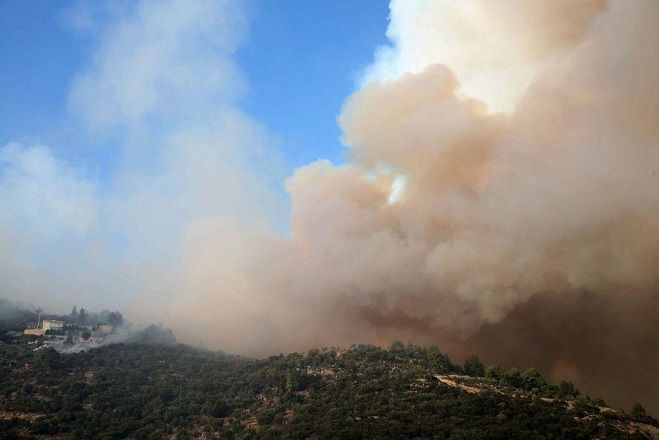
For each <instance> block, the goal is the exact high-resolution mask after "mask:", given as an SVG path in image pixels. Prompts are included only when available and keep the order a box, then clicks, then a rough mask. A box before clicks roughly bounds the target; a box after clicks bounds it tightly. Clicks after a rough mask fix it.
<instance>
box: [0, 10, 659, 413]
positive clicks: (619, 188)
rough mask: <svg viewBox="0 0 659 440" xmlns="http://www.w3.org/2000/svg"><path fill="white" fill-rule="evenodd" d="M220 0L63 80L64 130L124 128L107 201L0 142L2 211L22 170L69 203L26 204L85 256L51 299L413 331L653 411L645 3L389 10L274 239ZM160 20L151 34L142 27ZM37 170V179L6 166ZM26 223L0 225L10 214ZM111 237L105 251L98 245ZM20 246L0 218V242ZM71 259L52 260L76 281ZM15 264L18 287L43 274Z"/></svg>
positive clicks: (282, 338)
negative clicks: (330, 140)
mask: <svg viewBox="0 0 659 440" xmlns="http://www.w3.org/2000/svg"><path fill="white" fill-rule="evenodd" d="M186 4H187V3H186ZM219 4H220V5H222V6H221V7H220V8H219V11H218V10H217V9H218V8H211V7H210V6H208V4H206V3H200V4H197V3H195V5H196V7H195V8H193V9H192V12H190V11H188V12H185V13H184V11H182V10H179V9H181V8H182V9H185V8H183V7H182V6H181V4H179V3H176V2H173V3H172V5H178V6H177V7H176V8H174V9H168V7H166V6H159V4H155V3H151V2H145V3H143V4H142V6H140V7H139V8H138V12H137V13H136V14H134V16H132V17H133V18H132V19H130V20H128V21H127V22H125V23H123V24H121V25H120V26H117V27H116V28H113V29H112V30H111V31H109V32H108V35H115V36H116V37H117V38H114V39H111V40H109V41H110V42H106V43H104V44H102V45H101V47H100V49H99V54H98V56H97V58H96V60H95V62H94V64H93V65H92V66H91V67H90V69H89V71H88V72H86V73H85V74H84V75H82V76H81V77H80V78H78V80H77V81H76V83H75V84H74V88H73V90H72V95H71V102H72V103H73V104H72V105H73V106H74V107H76V108H80V109H82V111H83V112H84V117H82V119H83V121H84V122H85V123H87V124H88V125H89V127H88V129H89V130H91V131H93V132H103V131H112V130H115V131H116V130H120V134H121V136H122V139H125V145H126V146H125V149H126V152H125V154H124V156H125V157H126V158H127V161H128V162H127V163H128V164H130V165H129V166H126V167H125V169H122V172H121V173H119V174H118V176H117V177H116V184H115V187H113V188H112V190H111V191H110V192H109V194H100V191H99V190H98V189H97V188H96V186H95V185H94V181H93V180H94V179H93V178H89V177H86V176H83V175H81V173H80V172H79V170H76V169H71V168H70V167H68V166H67V165H66V164H59V165H58V162H57V161H56V160H55V159H54V158H52V157H51V155H50V154H49V153H48V151H47V150H44V149H43V148H36V147H35V149H23V150H21V149H20V148H18V147H16V146H15V145H14V146H8V147H5V149H3V150H2V153H0V161H3V162H9V163H11V164H12V166H14V168H16V169H17V170H18V171H20V172H19V173H18V174H16V176H18V177H16V178H11V179H10V177H11V176H12V175H9V176H10V177H6V176H5V178H4V180H3V181H2V182H0V183H2V186H1V188H2V189H3V191H2V192H0V200H3V201H4V200H10V199H9V197H14V196H15V197H16V198H18V197H19V196H20V194H22V191H23V189H24V186H25V185H27V184H25V183H24V182H26V181H31V180H32V177H34V176H43V178H44V179H59V180H61V179H63V181H64V182H69V183H68V184H67V185H68V186H69V187H70V189H71V190H72V192H71V194H73V195H75V196H76V198H77V199H80V200H82V202H84V203H83V204H82V206H83V207H84V210H83V211H76V212H75V215H73V213H72V212H70V211H69V210H67V209H68V208H67V207H68V206H71V204H67V203H68V202H67V200H69V198H67V197H71V196H70V195H66V196H65V195H62V194H59V193H56V194H54V195H52V194H51V195H49V196H48V203H49V204H46V206H55V208H54V209H56V212H57V213H58V215H57V216H55V220H58V221H61V223H62V224H64V225H65V226H66V227H67V228H68V229H67V230H71V232H70V234H69V235H66V236H62V234H60V233H59V229H58V230H57V232H58V233H57V234H55V233H54V232H52V231H50V230H48V229H43V231H42V228H41V226H40V227H39V228H37V227H36V226H35V227H34V228H35V230H39V231H42V232H43V234H46V235H45V236H46V237H49V235H48V234H50V233H51V232H52V233H53V234H55V236H54V238H53V240H67V241H65V242H66V243H69V241H71V240H72V242H73V243H75V244H76V246H77V247H79V248H81V249H82V250H84V252H82V251H81V252H78V253H77V255H83V256H85V255H92V261H95V262H96V263H97V264H99V265H102V266H103V267H105V269H104V272H102V273H101V271H100V270H99V269H98V267H97V266H94V267H92V269H93V270H92V271H91V272H89V273H91V274H92V275H94V276H89V277H86V276H85V275H80V276H77V277H73V278H74V280H75V283H74V284H75V285H80V286H82V287H84V288H87V289H91V288H93V286H94V285H95V284H94V280H97V283H98V280H101V284H102V285H103V286H104V287H103V289H106V290H112V288H114V289H117V290H122V289H123V290H124V291H126V290H127V291H130V292H132V293H131V295H132V296H130V298H131V300H130V301H129V303H130V304H132V313H133V316H137V315H139V316H142V317H147V318H150V319H152V320H155V321H156V322H159V321H161V322H163V323H164V324H165V325H167V326H168V327H172V329H173V330H174V332H175V334H176V335H177V338H179V339H180V340H183V341H185V342H189V343H195V344H196V343H198V342H203V343H204V344H205V345H206V346H208V347H211V348H222V349H224V350H227V351H231V352H239V353H245V354H259V355H266V354H273V353H278V352H280V351H292V350H305V349H308V348H311V347H314V346H323V345H338V346H345V345H347V344H350V343H353V342H366V343H375V344H382V345H388V344H389V343H391V342H393V341H395V340H403V341H406V340H411V341H413V342H416V343H420V344H430V343H434V344H438V345H439V346H440V348H442V349H443V350H445V351H448V352H449V353H450V354H451V355H452V356H453V357H454V359H457V360H460V358H462V357H465V356H467V355H468V354H470V353H478V354H479V355H480V356H481V358H482V359H483V360H484V361H485V362H493V363H498V364H501V365H504V366H516V367H518V368H525V367H527V366H535V367H537V368H538V369H539V370H540V371H541V372H542V373H544V374H546V375H548V376H550V377H551V378H553V379H554V380H561V379H567V380H572V381H574V382H576V383H577V385H579V386H581V387H582V389H583V390H584V391H585V392H589V393H591V394H594V395H600V396H601V397H603V398H604V399H605V400H608V401H609V403H611V404H614V405H619V406H623V407H625V408H629V407H630V404H631V401H632V400H631V399H634V400H638V401H641V402H643V404H644V405H645V406H646V407H647V408H648V410H649V411H650V412H654V413H655V414H657V413H659V379H658V378H657V376H656V372H657V371H659V57H657V56H656V49H655V45H656V43H655V42H656V41H658V40H659V31H658V30H659V3H658V2H657V1H656V0H634V1H623V0H617V1H615V0H611V1H605V0H582V1H573V0H565V1H563V0H561V1H554V0H538V1H534V2H526V1H521V0H519V1H515V0H497V1H493V0H487V1H486V0H474V1H471V2H468V3H467V2H458V1H450V0H446V1H433V2H429V1H423V0H414V1H413V0H393V1H392V4H391V23H390V27H389V30H388V32H387V35H388V36H389V38H390V39H391V42H392V44H391V46H387V47H383V48H380V49H378V50H377V51H376V54H375V62H374V64H373V65H372V66H370V67H369V68H368V69H366V72H365V75H364V80H363V84H362V86H361V87H360V89H359V90H358V91H356V92H355V93H354V94H353V95H352V96H350V97H349V98H348V99H347V100H346V101H345V104H344V107H343V109H342V110H341V113H340V116H339V118H338V121H339V124H340V126H341V128H342V129H343V133H344V137H343V141H344V143H345V145H346V146H348V147H349V154H348V160H347V163H346V164H345V165H341V166H336V165H333V164H331V163H329V162H327V161H322V160H321V161H318V162H316V163H312V164H309V165H307V166H304V167H302V168H299V169H297V170H295V172H294V173H293V174H292V175H291V176H290V177H289V178H288V179H287V180H286V182H285V188H286V190H287V191H288V193H289V195H290V200H291V205H292V208H291V212H290V217H289V224H290V231H289V232H288V233H287V234H283V235H282V234H281V233H279V232H277V231H278V230H279V229H278V222H279V220H273V219H279V218H280V215H281V212H280V208H279V207H280V206H281V203H280V202H281V196H280V195H279V193H278V191H277V190H276V189H273V188H272V186H271V182H272V181H273V180H276V177H277V176H278V173H279V171H278V170H274V171H273V169H272V167H271V164H272V163H275V162H276V160H271V158H272V157H274V158H276V156H277V155H276V152H273V149H272V146H271V145H270V144H269V143H268V141H267V138H268V134H267V131H266V130H264V129H263V128H262V127H260V126H259V125H258V123H256V122H255V121H252V120H251V119H249V117H248V116H247V115H245V114H243V113H242V112H240V110H239V109H238V106H237V104H236V99H237V98H236V97H234V96H233V95H232V93H231V91H233V90H235V89H236V88H238V89H239V88H240V87H238V85H240V84H242V82H241V81H242V78H241V75H240V72H239V71H238V69H237V68H236V67H235V66H234V65H233V64H232V62H231V59H230V56H231V53H232V52H233V50H234V48H235V45H236V44H237V43H236V41H237V40H239V39H240V38H238V37H235V34H240V29H238V30H234V29H233V28H231V27H230V26H229V27H227V29H229V30H227V31H226V32H224V31H223V32H220V34H219V35H216V33H215V32H216V27H215V26H213V25H212V24H213V21H212V20H213V17H215V18H218V17H220V18H221V19H224V18H222V17H226V16H228V15H231V14H235V13H236V12H235V11H234V10H233V9H231V8H229V6H228V5H229V4H230V3H228V2H224V3H221V2H220V3H219ZM177 8H179V9H177ZM206 8H210V9H211V10H210V11H208V10H206ZM226 8H229V10H230V12H231V14H229V13H228V12H227V11H225V10H224V9H226ZM227 14H228V15H227ZM202 18H203V19H202ZM199 20H201V22H200V23H201V24H200V25H199V26H197V23H198V22H199ZM227 20H229V19H228V18H227ZM236 20H237V21H238V22H240V20H239V19H236V18H234V19H233V22H235V21H236ZM159 23H168V25H172V26H174V27H173V29H174V34H173V37H172V38H171V41H170V40H165V41H164V42H163V41H161V40H160V39H159V38H156V37H154V35H156V36H157V35H160V33H159V32H158V26H159ZM154 28H155V31H153V29H154ZM152 31H153V32H152ZM150 38H155V40H154V41H151V40H150ZM125 41H131V42H136V43H131V44H125V43H122V42H125ZM156 41H157V43H156ZM181 41H182V42H183V43H181V44H179V43H180V42H181ZM208 41H213V42H214V43H213V44H215V46H213V47H215V48H216V49H217V47H219V48H220V49H219V50H218V51H211V50H209V49H208V48H207V47H206V44H207V42H208ZM218 42H219V43H218ZM152 44H160V45H162V47H161V48H160V49H159V50H158V51H153V50H151V49H149V50H148V51H146V52H144V51H141V50H142V49H144V48H150V47H151V45H152ZM190 45H192V47H194V48H197V49H199V48H201V49H200V50H197V51H196V53H201V54H202V55H200V56H198V57H195V56H190V55H189V54H188V51H187V50H186V48H188V47H189V46H190ZM218 45H219V46H218ZM144 50H146V49H144ZM124 51H128V53H124ZM147 52H148V54H149V55H150V57H145V55H144V54H145V53H147ZM193 52H194V51H193ZM159 53H161V54H163V55H162V57H160V58H159V57H158V54H159ZM211 53H212V54H213V56H211V57H207V56H206V55H208V54H211ZM218 53H219V55H218ZM153 54H155V55H153ZM204 54H206V55H204ZM126 57H128V58H129V59H132V60H133V63H132V64H138V65H140V66H142V67H143V68H141V69H138V71H139V72H140V75H138V76H137V77H134V76H131V75H128V74H127V73H126V71H124V70H123V69H124V67H122V66H125V65H126V64H122V63H121V62H120V61H121V60H123V59H125V58H126ZM131 57H133V58H131ZM179 64H182V65H184V66H187V67H188V70H186V69H180V68H179V67H178V66H179ZM134 70H135V69H131V71H134ZM208 72H211V73H208ZM213 72H214V73H213ZM197 74H200V75H201V79H202V81H201V83H200V84H199V83H196V82H195V81H196V79H197V76H196V75H197ZM192 78H194V79H192ZM192 83H194V84H199V85H198V87H196V88H192V90H191V92H188V89H187V88H186V85H188V84H192ZM163 84H164V86H163ZM227 84H229V85H227ZM162 87H164V89H161V88H162ZM207 89H209V90H210V91H211V93H208V92H207ZM135 90H138V91H140V94H139V95H138V98H139V99H138V103H139V105H134V104H133V103H132V101H131V100H132V99H133V97H134V94H133V92H134V91H135ZM98 92H102V94H101V98H103V97H104V96H106V97H107V98H106V99H101V101H102V104H101V105H100V107H95V105H96V100H97V99H98V98H99V94H98ZM169 101H172V102H174V104H171V105H165V104H166V102H169ZM103 103H105V104H103ZM176 104H180V105H176ZM163 108H165V109H170V110H169V111H164V110H163ZM209 114H210V115H213V116H212V117H209V116H208V115H209ZM154 121H155V123H154ZM300 123H301V124H303V123H304V121H300ZM154 126H157V127H163V126H166V127H168V129H167V130H165V131H164V132H162V131H157V133H158V134H157V135H156V134H154ZM117 127H119V128H117ZM138 146H139V148H137V147H138ZM136 151H137V152H136ZM39 158H43V160H45V161H46V162H44V163H45V164H46V165H48V164H52V170H53V171H52V172H50V171H49V169H50V168H44V167H43V166H42V167H30V166H29V165H30V163H31V162H30V161H31V160H33V159H34V160H37V159H39ZM255 158H256V159H255ZM154 159H155V163H156V165H157V166H155V167H154V169H149V170H148V172H136V171H135V170H136V169H138V168H139V166H140V165H142V164H144V163H151V162H153V160H154ZM254 164H256V165H254ZM30 176H32V177H30ZM47 181H48V182H50V180H47ZM90 182H91V183H90ZM21 185H24V186H21ZM28 186H29V185H28ZM28 186H26V187H28ZM172 188H174V189H175V191H172V190H171V189H172ZM77 199H76V200H77ZM53 201H57V202H58V203H59V204H55V205H53V203H54V202H53ZM75 205H76V206H78V203H77V202H76V203H75ZM24 211H25V210H22V211H18V210H17V211H16V212H18V214H16V215H15V216H14V217H15V218H14V217H11V218H10V216H8V215H5V216H4V217H0V221H2V222H4V223H6V224H14V223H16V222H18V220H16V218H18V219H20V218H23V217H20V216H19V214H20V215H23V216H27V218H34V217H33V216H32V214H31V213H27V214H25V212H24ZM110 213H111V214H110ZM96 218H101V219H105V220H103V221H101V222H100V223H101V224H100V225H99V224H97V223H94V219H96ZM22 224H24V225H26V226H24V228H28V227H30V228H31V227H32V225H31V223H30V222H27V223H22ZM63 227H64V226H63ZM7 231H9V232H7ZM24 235H25V237H27V236H30V237H34V234H32V233H31V232H30V231H27V232H25V234H24ZM81 236H82V237H83V238H80V237H81ZM117 236H120V237H122V238H124V239H126V241H127V242H128V243H129V244H128V245H126V247H125V248H121V249H119V250H117V249H114V248H112V245H110V244H108V243H109V242H111V243H115V242H116V241H115V240H113V239H112V237H115V238H116V237H117ZM17 237H18V238H17ZM71 237H72V238H71ZM20 238H21V236H20V235H17V234H16V233H12V232H11V229H9V227H8V226H5V227H4V228H3V229H0V243H2V244H3V248H5V246H16V247H20V245H21V243H20ZM12 240H13V241H12ZM17 240H18V241H19V243H14V241H17ZM26 240H27V238H26ZM99 243H100V244H99ZM108 246H109V247H110V250H109V251H108V250H107V249H106V248H107V247H108ZM39 249H40V250H43V249H41V248H39ZM76 249H77V248H76ZM99 249H102V250H105V251H103V252H101V251H99ZM4 253H5V251H4V249H3V252H2V254H0V258H3V259H4V258H5V256H4ZM39 255H43V252H41V253H39ZM98 255H100V257H99V256H98ZM83 256H81V257H79V259H80V260H81V261H78V258H73V257H70V256H67V257H66V259H65V260H64V261H65V262H66V261H69V260H70V261H69V263H70V265H68V266H67V265H66V264H64V263H62V264H64V265H65V266H67V267H75V268H80V267H83V268H84V267H88V265H89V263H87V260H88V258H85V257H83ZM24 260H25V261H27V262H30V261H32V259H31V257H30V256H29V255H27V256H25V257H24ZM82 260H84V261H82ZM23 263H24V262H23V261H22V260H18V261H15V262H14V263H12V264H15V265H17V266H18V265H20V264H23ZM25 264H28V263H25ZM108 268H110V269H108ZM38 269H39V268H34V267H32V266H30V267H29V270H27V269H25V270H24V271H23V272H22V273H25V274H37V275H35V277H36V278H37V279H39V277H41V278H44V273H46V274H50V271H48V270H47V271H45V272H44V270H43V268H42V270H38ZM47 269H48V268H47ZM21 270H23V269H21ZM71 271H72V270H69V271H68V272H67V271H65V272H64V273H65V274H66V273H70V272H71ZM53 272H57V273H62V272H61V271H56V270H54V271H53ZM78 272H79V271H78ZM105 272H109V274H108V273H105ZM86 273H87V272H86ZM39 274H40V275H39ZM9 279H12V278H11V277H10V278H9ZM116 279H120V280H121V282H117V281H116ZM108 280H109V281H108ZM51 281H52V280H51V278H49V277H48V276H45V279H42V281H41V282H39V283H36V282H35V283H36V284H35V286H37V287H39V288H41V289H47V287H48V286H52V285H53V283H52V282H51ZM104 281H108V282H107V283H105V282H104ZM108 286H110V287H108ZM82 287H81V288H82ZM20 288H22V289H26V290H29V288H30V286H22V287H20ZM32 288H34V286H32ZM17 289H18V288H17ZM60 290H62V291H63V290H64V288H62V289H60Z"/></svg>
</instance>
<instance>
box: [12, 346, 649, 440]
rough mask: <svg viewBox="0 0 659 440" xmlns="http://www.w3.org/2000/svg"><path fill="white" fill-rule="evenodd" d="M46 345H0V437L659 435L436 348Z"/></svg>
mask: <svg viewBox="0 0 659 440" xmlns="http://www.w3.org/2000/svg"><path fill="white" fill-rule="evenodd" d="M34 347H35V346H34V345H27V344H26V343H24V342H21V343H16V344H4V345H0V395H1V396H3V397H4V398H3V399H0V433H2V434H1V435H0V437H4V438H12V437H14V438H42V437H43V436H57V438H116V439H122V438H138V439H142V438H143V439H148V438H154V439H155V438H157V439H160V438H163V437H165V436H174V437H175V438H193V437H201V436H205V438H226V439H230V438H236V439H238V438H327V439H334V438H355V439H358V438H415V437H416V438H450V439H476V438H478V439H510V438H525V439H526V438H530V439H533V438H538V439H540V438H563V439H568V438H584V439H587V438H620V439H624V438H646V437H645V435H644V434H643V430H642V429H641V427H639V426H640V425H639V426H636V427H635V428H632V427H631V426H632V425H630V422H631V421H632V420H636V421H637V422H638V421H639V420H640V419H639V418H642V419H643V422H644V423H651V424H654V425H655V426H659V425H658V424H657V422H656V420H654V419H652V418H651V417H649V416H647V414H645V411H642V413H641V410H642V407H641V406H640V405H639V408H636V406H635V410H634V411H633V414H632V417H628V416H624V415H623V414H620V413H617V412H613V411H601V410H600V409H599V408H597V406H595V405H593V403H592V402H591V401H589V400H588V399H586V398H582V397H580V395H579V393H578V391H576V390H575V389H574V387H573V386H571V384H561V385H559V386H554V385H550V384H547V383H546V381H545V380H544V379H543V378H542V376H540V374H539V373H538V372H537V371H535V370H533V369H529V370H526V371H524V372H523V373H521V374H520V373H519V372H517V370H507V371H506V370H502V369H501V368H498V367H495V366H491V367H488V368H487V370H484V369H482V365H481V364H480V361H478V359H477V358H476V357H471V358H469V359H468V363H466V364H465V368H464V370H466V371H463V369H462V368H461V367H460V366H456V365H454V364H452V363H451V362H450V359H449V358H448V356H446V354H444V353H441V351H439V350H438V349H437V348H436V347H431V348H423V347H418V346H414V345H411V344H408V345H403V344H399V343H397V344H394V345H393V346H392V347H391V349H389V350H385V349H381V348H378V347H373V346H369V345H353V346H352V347H351V348H350V349H348V350H338V349H322V350H311V351H309V353H307V354H306V355H302V354H298V353H293V354H289V355H287V356H284V355H279V356H272V357H270V358H267V359H262V360H255V359H249V358H244V357H238V356H231V355H226V354H224V353H221V352H220V353H217V352H208V351H203V350H199V349H194V348H191V347H187V346H183V345H175V346H168V347H165V346H154V345H143V344H118V345H111V346H106V347H102V348H99V349H95V350H91V351H88V352H81V353H77V354H60V353H58V352H57V351H55V350H53V349H51V348H41V349H39V350H36V351H34V350H33V349H34ZM476 361H478V362H476ZM467 365H469V368H467ZM479 365H480V366H479ZM472 367H476V368H475V370H474V371H476V373H477V374H476V375H473V376H466V375H464V373H467V372H470V368H472ZM481 371H482V374H481ZM456 373H459V374H456ZM481 376H483V377H481ZM446 380H451V381H453V385H449V384H447V383H445V381H446ZM463 386H464V387H467V386H471V387H476V388H477V389H478V391H479V392H473V391H472V392H468V391H467V390H465V389H464V388H462V387H463ZM544 396H554V397H556V399H554V398H550V397H544ZM559 396H563V397H565V399H566V400H563V399H562V398H560V399H559V398H558V397H559Z"/></svg>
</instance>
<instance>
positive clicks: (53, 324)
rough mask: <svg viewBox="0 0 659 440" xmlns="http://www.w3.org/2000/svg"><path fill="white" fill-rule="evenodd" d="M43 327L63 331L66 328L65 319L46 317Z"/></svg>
mask: <svg viewBox="0 0 659 440" xmlns="http://www.w3.org/2000/svg"><path fill="white" fill-rule="evenodd" d="M41 328H42V329H43V330H44V331H46V330H55V331H61V330H64V321H59V320H57V319H44V320H43V323H42V326H41Z"/></svg>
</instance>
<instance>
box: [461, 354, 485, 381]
mask: <svg viewBox="0 0 659 440" xmlns="http://www.w3.org/2000/svg"><path fill="white" fill-rule="evenodd" d="M464 369H465V373H466V374H467V375H468V376H477V377H483V376H485V367H484V366H483V363H482V362H481V361H480V359H478V356H477V355H475V354H472V355H471V356H469V357H468V358H467V360H466V361H465V363H464Z"/></svg>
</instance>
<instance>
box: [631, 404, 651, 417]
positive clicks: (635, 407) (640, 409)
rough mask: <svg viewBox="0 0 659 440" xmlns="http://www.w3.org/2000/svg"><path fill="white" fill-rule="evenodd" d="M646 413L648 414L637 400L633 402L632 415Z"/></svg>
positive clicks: (642, 415)
mask: <svg viewBox="0 0 659 440" xmlns="http://www.w3.org/2000/svg"><path fill="white" fill-rule="evenodd" d="M647 415H648V413H647V412H645V408H643V405H641V404H640V403H638V402H634V405H633V406H632V412H631V416H632V417H645V416H647Z"/></svg>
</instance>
